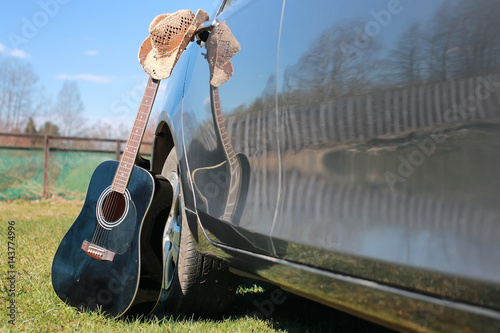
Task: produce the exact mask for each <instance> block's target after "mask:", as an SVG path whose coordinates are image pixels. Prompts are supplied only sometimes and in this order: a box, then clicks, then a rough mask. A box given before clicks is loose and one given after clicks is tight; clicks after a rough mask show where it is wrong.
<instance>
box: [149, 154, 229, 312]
mask: <svg viewBox="0 0 500 333" xmlns="http://www.w3.org/2000/svg"><path fill="white" fill-rule="evenodd" d="M177 165H178V160H177V155H176V152H175V147H174V148H173V149H172V151H171V153H170V154H169V156H168V157H167V161H166V162H165V166H164V168H163V171H162V175H163V176H164V177H166V178H167V179H168V180H169V182H170V183H171V185H172V187H173V188H174V200H173V204H172V208H171V212H170V214H169V221H167V225H166V227H165V232H164V242H163V251H164V283H163V288H162V294H161V297H160V301H159V303H158V306H157V307H156V309H155V312H154V313H155V314H156V315H159V314H176V315H178V314H186V315H193V314H194V315H197V316H218V315H221V314H223V313H225V312H227V310H228V309H229V307H230V306H231V303H232V301H233V299H234V295H235V292H236V289H237V287H238V282H239V277H238V276H237V275H235V274H233V273H231V272H230V271H229V268H228V266H227V265H225V264H224V263H223V262H222V261H220V260H218V259H216V258H213V257H209V256H206V255H204V254H202V253H200V252H199V251H198V250H197V249H196V246H195V242H194V240H193V237H192V235H191V232H190V230H189V226H188V223H187V218H186V214H185V211H184V200H183V196H182V189H181V187H182V186H180V182H179V179H180V177H178V176H177V175H178V168H177ZM176 187H177V189H176ZM175 196H177V200H176V198H175ZM176 205H178V206H177V207H175V206H176ZM175 215H176V216H175ZM169 223H170V224H169ZM168 234H169V235H168ZM169 242H170V243H171V244H168V243H169ZM177 249H178V252H177V253H176V250H177Z"/></svg>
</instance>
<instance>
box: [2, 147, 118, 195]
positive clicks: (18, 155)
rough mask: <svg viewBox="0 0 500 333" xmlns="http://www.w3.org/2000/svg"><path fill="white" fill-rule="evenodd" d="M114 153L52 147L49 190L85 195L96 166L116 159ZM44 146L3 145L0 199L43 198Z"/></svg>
mask: <svg viewBox="0 0 500 333" xmlns="http://www.w3.org/2000/svg"><path fill="white" fill-rule="evenodd" d="M114 159H115V154H114V153H109V154H108V153H101V152H99V153H94V152H65V151H57V150H51V151H50V152H49V158H48V168H47V194H48V196H58V197H63V198H67V199H83V198H84V197H85V193H86V192H87V186H88V183H89V181H90V178H91V176H92V173H93V172H94V170H95V168H96V167H97V166H98V165H99V164H100V163H101V162H104V161H107V160H114ZM43 168H44V152H43V150H26V149H12V148H0V200H14V199H40V198H41V197H42V194H43V179H44V176H43V173H44V172H43Z"/></svg>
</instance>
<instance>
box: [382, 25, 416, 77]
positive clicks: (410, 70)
mask: <svg viewBox="0 0 500 333" xmlns="http://www.w3.org/2000/svg"><path fill="white" fill-rule="evenodd" d="M423 42H424V41H423V39H422V33H421V30H420V26H419V24H418V23H414V24H412V25H410V26H409V27H408V29H407V30H406V31H405V32H404V33H402V34H401V36H400V37H399V40H398V42H397V43H396V48H395V49H394V50H393V51H392V52H391V60H390V61H388V65H389V69H390V72H393V73H394V79H396V81H398V83H405V84H408V83H410V84H411V83H418V82H419V81H421V80H422V75H423V65H424V57H423V56H424V54H423V52H422V51H423Z"/></svg>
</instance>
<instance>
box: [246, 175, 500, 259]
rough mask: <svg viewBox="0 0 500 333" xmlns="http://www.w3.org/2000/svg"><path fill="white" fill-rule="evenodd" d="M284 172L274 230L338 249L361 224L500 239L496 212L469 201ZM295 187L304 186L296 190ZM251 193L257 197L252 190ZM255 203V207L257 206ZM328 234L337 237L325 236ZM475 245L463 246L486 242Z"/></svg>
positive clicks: (271, 180) (489, 240)
mask: <svg viewBox="0 0 500 333" xmlns="http://www.w3.org/2000/svg"><path fill="white" fill-rule="evenodd" d="M284 177H285V178H286V179H287V182H286V184H285V188H284V192H285V193H286V196H285V197H284V201H283V204H282V206H281V209H280V216H279V219H278V221H277V225H276V227H275V230H274V233H275V234H276V235H280V237H285V239H293V240H297V241H299V242H300V240H302V241H307V240H311V239H316V240H318V244H320V245H321V246H323V247H327V248H337V249H338V250H341V249H342V248H343V245H342V244H348V243H349V242H350V241H356V239H357V237H358V236H359V230H372V231H373V232H381V233H383V232H385V231H387V232H390V231H388V230H392V231H395V230H399V231H400V232H412V231H415V232H422V233H423V236H425V233H428V235H430V234H436V235H454V237H458V238H460V237H463V238H464V239H469V240H472V243H476V242H479V241H481V242H482V243H483V244H484V246H488V244H496V243H497V242H498V241H500V239H499V235H498V233H497V232H496V230H497V221H498V218H499V216H498V214H497V212H496V211H493V210H491V209H488V208H485V207H479V206H477V205H474V204H471V203H470V202H468V201H462V200H457V199H450V198H449V197H447V196H444V195H443V196H436V195H433V196H426V195H418V194H415V193H407V192H405V193H398V192H392V191H390V190H389V189H386V188H381V187H377V186H369V185H364V184H354V183H347V182H332V181H330V180H328V179H325V178H324V177H321V176H317V175H307V176H305V175H304V174H303V173H301V172H299V171H296V170H290V171H289V172H286V174H285V176H284ZM268 181H269V182H268V184H266V187H268V189H273V188H276V187H277V186H278V184H277V177H268ZM297 188H300V189H301V190H300V191H297V190H295V189H297ZM248 196H249V197H250V198H252V199H253V198H255V197H257V196H254V193H249V194H248ZM257 202H258V201H257ZM257 202H255V201H253V202H251V203H250V205H256V203H257ZM253 208H254V209H255V210H256V212H255V213H257V212H258V207H256V206H254V207H253ZM292 221H295V222H292ZM314 221H323V222H321V223H314ZM324 221H331V223H324ZM290 224H295V225H294V226H291V225H290ZM340 227H342V229H341V230H340V229H338V228H340ZM333 229H336V230H333ZM332 230H333V231H332ZM384 230H385V231H384ZM328 235H329V236H330V237H333V238H325V236H328ZM337 236H338V237H340V238H337ZM358 241H359V240H358ZM351 245H352V244H351ZM473 246H476V248H474V249H472V248H471V249H468V250H471V251H473V250H474V252H475V253H468V252H467V249H465V250H464V253H463V254H464V255H466V256H467V255H471V256H473V255H476V254H479V253H480V252H476V251H478V248H477V247H481V246H482V245H481V244H476V245H473ZM462 259H463V258H462ZM469 259H473V258H469Z"/></svg>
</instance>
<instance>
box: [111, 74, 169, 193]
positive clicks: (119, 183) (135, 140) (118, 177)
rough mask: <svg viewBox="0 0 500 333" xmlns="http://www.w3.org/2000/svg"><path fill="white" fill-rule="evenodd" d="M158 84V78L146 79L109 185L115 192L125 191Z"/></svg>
mask: <svg viewBox="0 0 500 333" xmlns="http://www.w3.org/2000/svg"><path fill="white" fill-rule="evenodd" d="M159 84H160V80H157V79H153V78H151V77H150V78H149V80H148V83H147V85H146V90H145V91H144V95H143V96H142V101H141V105H140V106H139V111H138V112H137V116H136V118H135V122H134V126H133V128H132V132H131V133H130V136H129V138H128V141H127V145H126V146H125V149H124V151H123V155H122V158H121V160H120V164H119V165H118V169H117V170H116V174H115V178H114V179H113V184H112V185H111V189H112V190H113V191H115V192H119V193H125V189H126V188H127V184H128V181H129V179H130V175H131V174H132V170H133V168H134V163H135V159H136V157H137V154H138V153H139V147H140V146H141V141H142V138H143V136H144V132H145V131H146V126H147V123H148V119H149V115H150V114H151V108H152V106H153V102H154V100H155V97H156V92H157V91H158V86H159Z"/></svg>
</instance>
